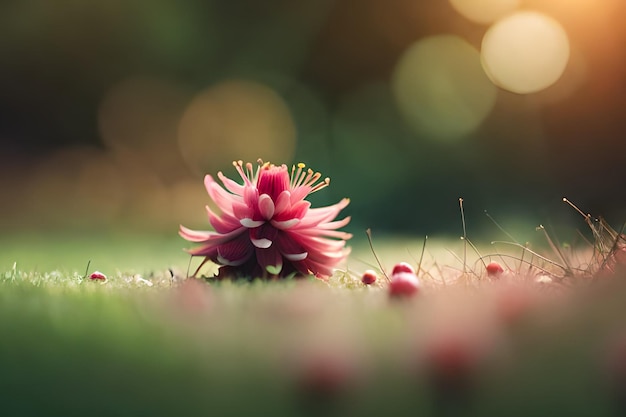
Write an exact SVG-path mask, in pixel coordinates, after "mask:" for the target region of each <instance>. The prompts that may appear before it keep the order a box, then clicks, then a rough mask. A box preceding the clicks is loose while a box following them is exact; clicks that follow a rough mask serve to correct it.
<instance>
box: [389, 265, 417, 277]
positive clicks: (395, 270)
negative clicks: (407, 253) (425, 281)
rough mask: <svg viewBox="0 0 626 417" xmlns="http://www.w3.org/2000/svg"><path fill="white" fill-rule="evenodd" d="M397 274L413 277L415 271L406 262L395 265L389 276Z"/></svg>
mask: <svg viewBox="0 0 626 417" xmlns="http://www.w3.org/2000/svg"><path fill="white" fill-rule="evenodd" d="M399 272H408V273H409V274H413V275H415V269H413V267H412V266H411V265H409V264H408V263H406V262H400V263H397V264H395V266H394V267H393V270H392V271H391V275H392V276H393V275H395V274H397V273H399Z"/></svg>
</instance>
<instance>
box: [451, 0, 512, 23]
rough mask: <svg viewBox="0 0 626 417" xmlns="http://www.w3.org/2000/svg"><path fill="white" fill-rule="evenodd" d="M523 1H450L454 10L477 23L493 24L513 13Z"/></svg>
mask: <svg viewBox="0 0 626 417" xmlns="http://www.w3.org/2000/svg"><path fill="white" fill-rule="evenodd" d="M520 3H521V0H450V4H451V5H452V7H454V9H455V10H456V11H457V12H459V13H460V14H462V15H463V16H464V17H466V18H467V19H469V20H471V21H472V22H476V23H482V24H486V23H492V22H494V21H496V20H497V19H499V18H501V17H503V16H505V15H507V14H509V13H512V12H513V11H515V9H517V8H518V7H519V5H520Z"/></svg>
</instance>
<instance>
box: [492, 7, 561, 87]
mask: <svg viewBox="0 0 626 417" xmlns="http://www.w3.org/2000/svg"><path fill="white" fill-rule="evenodd" d="M569 54H570V47H569V40H568V37H567V33H566V32H565V30H564V29H563V27H562V26H561V25H560V24H559V23H558V22H557V21H556V20H554V19H552V18H550V17H548V16H546V15H544V14H542V13H539V12H533V11H524V12H517V13H514V14H512V15H509V16H507V17H505V18H503V19H501V20H499V21H497V22H496V23H495V24H494V25H493V26H491V27H490V28H489V30H488V31H487V33H485V36H484V38H483V41H482V64H483V68H484V70H485V72H486V73H487V75H488V76H489V78H490V79H491V80H492V81H493V83H494V84H496V85H497V86H499V87H501V88H503V89H505V90H509V91H511V92H514V93H518V94H529V93H534V92H537V91H541V90H543V89H545V88H547V87H549V86H551V85H552V84H554V83H555V82H556V81H557V80H558V79H559V78H560V77H561V75H562V74H563V72H564V71H565V67H566V66H567V62H568V60H569Z"/></svg>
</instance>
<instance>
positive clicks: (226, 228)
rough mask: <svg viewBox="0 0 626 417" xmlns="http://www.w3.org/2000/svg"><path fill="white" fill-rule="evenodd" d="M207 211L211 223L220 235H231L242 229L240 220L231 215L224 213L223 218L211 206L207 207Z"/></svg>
mask: <svg viewBox="0 0 626 417" xmlns="http://www.w3.org/2000/svg"><path fill="white" fill-rule="evenodd" d="M206 211H207V213H208V215H209V223H211V226H213V228H214V229H215V231H216V232H218V233H229V232H232V231H233V230H234V229H237V228H239V227H241V224H240V223H239V220H237V219H236V218H235V217H233V216H231V215H229V214H226V213H222V215H221V216H218V215H217V214H215V213H214V212H213V210H211V208H210V207H209V206H206Z"/></svg>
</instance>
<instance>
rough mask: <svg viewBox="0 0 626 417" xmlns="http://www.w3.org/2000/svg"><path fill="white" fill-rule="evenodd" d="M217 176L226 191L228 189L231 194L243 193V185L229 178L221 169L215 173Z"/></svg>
mask: <svg viewBox="0 0 626 417" xmlns="http://www.w3.org/2000/svg"><path fill="white" fill-rule="evenodd" d="M217 177H218V178H219V179H220V181H222V184H224V187H225V188H226V189H227V190H228V191H230V192H231V193H233V194H237V195H243V188H244V186H243V185H241V184H239V183H237V182H236V181H233V180H231V179H230V178H228V177H227V176H225V175H224V174H222V172H221V171H220V172H218V173H217Z"/></svg>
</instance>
